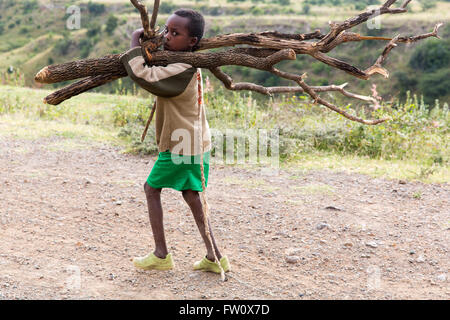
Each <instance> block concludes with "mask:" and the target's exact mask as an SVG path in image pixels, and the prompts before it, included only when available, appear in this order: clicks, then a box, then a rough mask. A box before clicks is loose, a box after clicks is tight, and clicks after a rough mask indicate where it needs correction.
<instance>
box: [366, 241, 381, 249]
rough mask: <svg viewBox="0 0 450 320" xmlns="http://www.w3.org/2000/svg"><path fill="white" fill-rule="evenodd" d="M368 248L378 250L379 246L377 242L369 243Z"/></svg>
mask: <svg viewBox="0 0 450 320" xmlns="http://www.w3.org/2000/svg"><path fill="white" fill-rule="evenodd" d="M366 246H368V247H371V248H378V244H377V243H376V242H375V241H370V242H367V243H366Z"/></svg>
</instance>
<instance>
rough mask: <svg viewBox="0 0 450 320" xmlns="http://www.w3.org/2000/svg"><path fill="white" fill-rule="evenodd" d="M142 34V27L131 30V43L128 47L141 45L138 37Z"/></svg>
mask: <svg viewBox="0 0 450 320" xmlns="http://www.w3.org/2000/svg"><path fill="white" fill-rule="evenodd" d="M143 34H144V28H139V29H136V30H134V31H133V33H132V34H131V45H130V48H134V47H139V46H140V45H141V42H140V41H139V39H140V38H141V37H142V35H143Z"/></svg>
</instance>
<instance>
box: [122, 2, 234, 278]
mask: <svg viewBox="0 0 450 320" xmlns="http://www.w3.org/2000/svg"><path fill="white" fill-rule="evenodd" d="M204 25H205V22H204V19H203V16H202V15H201V14H200V13H198V12H196V11H194V10H191V9H179V10H177V11H175V12H174V14H172V15H171V16H170V17H169V18H168V19H167V23H166V26H165V43H164V50H170V51H192V50H193V49H194V48H196V46H197V45H198V43H199V42H200V40H201V38H202V37H203V32H204ZM142 32H143V29H138V30H136V31H134V32H133V35H132V41H131V49H130V50H129V51H127V52H126V53H125V54H123V55H122V56H121V58H120V60H121V62H122V63H123V64H124V66H125V68H126V70H127V73H128V75H129V76H130V78H131V79H133V81H135V82H136V83H138V84H139V85H140V86H141V87H143V88H144V89H146V90H147V91H149V92H151V93H153V94H154V95H156V96H157V97H156V120H155V122H156V123H155V127H156V141H157V144H158V150H159V156H158V159H157V161H156V162H155V164H154V166H153V168H152V171H151V173H150V175H149V177H148V179H147V181H146V182H145V184H144V190H145V194H146V198H147V205H148V211H149V217H150V223H151V226H152V230H153V237H154V240H155V250H154V252H151V253H149V254H148V255H146V256H144V257H137V258H134V259H133V263H134V265H135V266H136V267H138V268H141V269H146V270H149V269H155V270H169V269H172V268H173V259H172V255H171V254H170V253H168V251H167V245H166V241H165V237H164V228H163V212H162V206H161V189H162V188H173V189H175V190H179V191H182V195H183V198H184V200H185V201H186V203H187V204H188V206H189V208H190V209H191V211H192V213H193V215H194V219H195V222H196V224H197V227H198V228H199V231H200V234H201V236H202V238H203V241H204V242H205V245H206V250H207V254H206V256H205V257H204V258H203V259H202V260H200V261H197V262H195V263H194V269H195V270H203V271H211V272H215V273H220V272H221V270H220V268H222V269H223V271H224V272H227V271H229V270H230V265H229V261H228V259H227V257H225V256H222V254H221V253H220V251H219V249H218V247H217V245H216V242H215V239H214V236H213V234H212V231H211V226H210V224H209V221H208V228H209V231H210V232H209V233H210V237H211V241H209V238H208V235H207V234H206V230H205V223H204V215H203V214H204V213H203V207H202V203H201V200H200V196H199V193H198V192H199V191H203V188H202V183H201V179H200V177H201V173H200V165H199V161H198V157H199V155H200V154H201V153H202V152H204V164H203V165H204V176H205V181H204V182H205V187H206V185H207V179H208V173H209V154H210V149H211V134H210V130H209V126H208V122H207V120H206V115H205V110H204V108H202V110H201V114H199V111H198V110H199V107H198V98H200V97H199V95H201V94H202V93H201V92H198V88H199V81H198V80H199V79H200V83H201V73H200V72H201V71H200V69H197V68H194V67H192V66H191V65H189V64H186V63H173V64H169V65H168V66H167V67H162V66H150V67H149V66H146V65H145V61H144V58H143V56H142V51H141V47H140V43H139V38H140V36H141V34H142ZM199 117H200V118H201V121H200V122H201V123H200V124H199V123H198V122H199V121H198V120H199ZM198 126H201V130H198V129H197V127H198ZM196 131H200V132H202V136H203V139H202V141H203V144H202V145H201V146H200V143H199V142H198V141H196V139H195V133H196ZM180 132H182V133H183V135H182V137H183V140H182V142H178V141H176V140H177V139H173V137H174V136H177V137H178V135H177V133H180ZM180 146H181V147H180ZM181 150H182V152H181ZM194 158H196V160H194ZM180 159H181V163H180V161H174V160H180ZM205 160H206V162H205ZM211 242H212V245H211ZM213 250H214V251H213ZM214 253H215V255H216V257H217V259H218V260H219V261H220V266H219V265H218V264H217V263H215V262H214V260H215V259H214Z"/></svg>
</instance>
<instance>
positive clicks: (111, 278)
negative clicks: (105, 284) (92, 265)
mask: <svg viewBox="0 0 450 320" xmlns="http://www.w3.org/2000/svg"><path fill="white" fill-rule="evenodd" d="M115 278H116V275H115V274H114V273H110V274H109V276H108V279H109V280H114V279H115Z"/></svg>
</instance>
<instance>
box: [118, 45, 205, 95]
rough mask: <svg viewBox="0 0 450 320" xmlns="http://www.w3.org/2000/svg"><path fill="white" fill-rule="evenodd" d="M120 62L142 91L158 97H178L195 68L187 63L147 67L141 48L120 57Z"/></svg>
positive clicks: (133, 49)
mask: <svg viewBox="0 0 450 320" xmlns="http://www.w3.org/2000/svg"><path fill="white" fill-rule="evenodd" d="M120 61H121V62H122V64H123V65H124V67H125V69H126V70H127V73H128V76H129V77H130V78H131V79H132V80H133V81H134V82H136V83H137V84H138V85H139V86H140V87H142V88H143V89H145V90H147V91H149V92H151V93H152V94H154V95H156V96H160V97H166V98H167V97H175V96H178V95H180V94H181V93H182V92H183V91H184V90H186V87H187V86H188V84H189V82H190V81H191V79H192V76H193V75H194V74H195V73H196V72H197V68H194V67H192V66H191V65H190V64H187V63H181V62H180V63H171V64H169V65H167V66H166V67H163V66H147V64H146V63H145V60H144V57H143V55H142V47H134V48H132V49H130V50H128V51H127V52H125V53H124V54H123V55H121V56H120Z"/></svg>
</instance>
